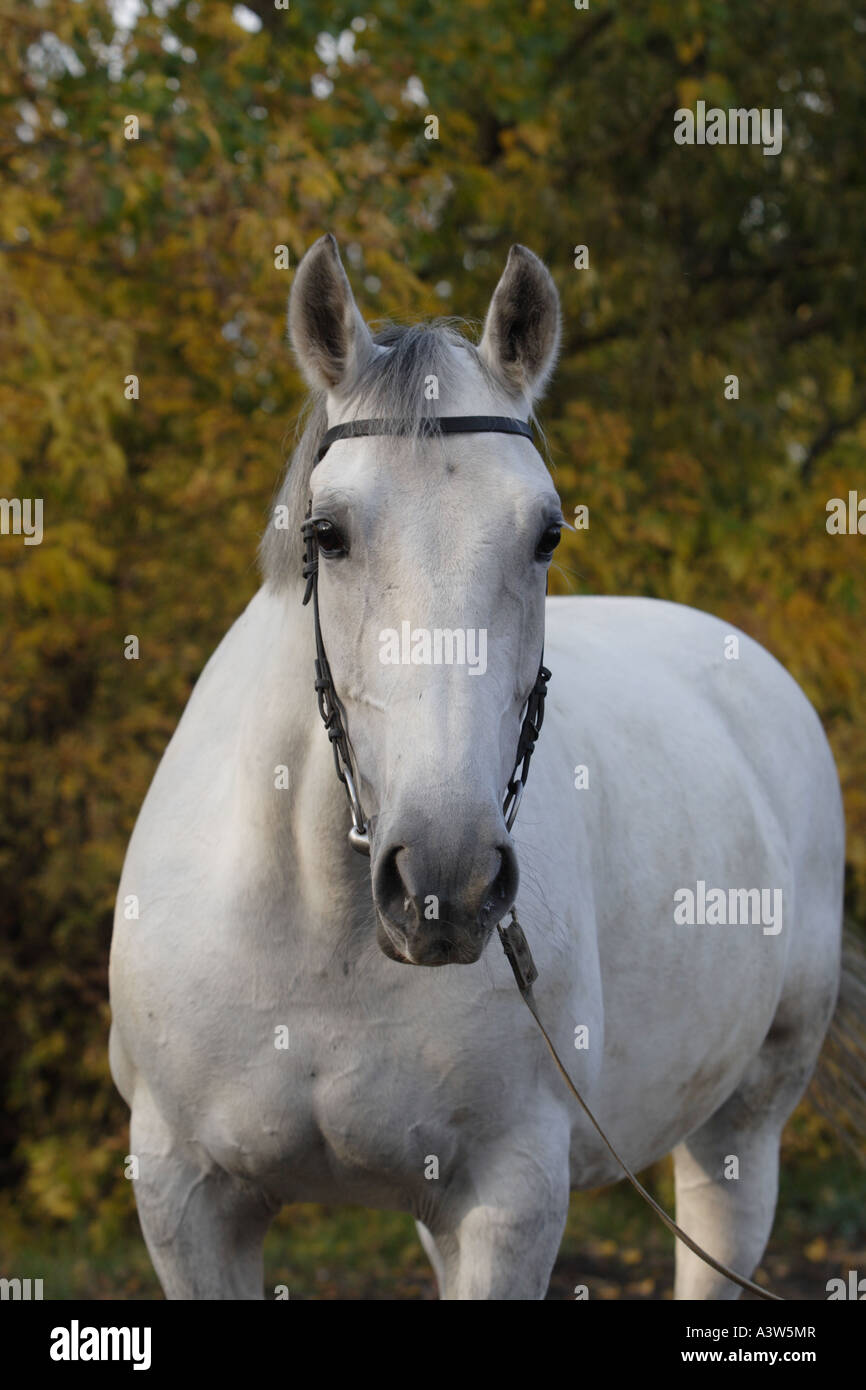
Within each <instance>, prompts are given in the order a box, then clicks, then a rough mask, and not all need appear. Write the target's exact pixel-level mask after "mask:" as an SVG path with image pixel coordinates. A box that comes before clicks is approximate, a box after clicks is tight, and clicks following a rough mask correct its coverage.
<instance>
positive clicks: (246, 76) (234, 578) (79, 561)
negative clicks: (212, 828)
mask: <svg viewBox="0 0 866 1390" xmlns="http://www.w3.org/2000/svg"><path fill="white" fill-rule="evenodd" d="M143 8H144V9H145V12H143V13H142V14H141V15H140V16H139V18H138V20H137V22H136V23H135V27H134V29H133V30H132V32H127V33H118V32H116V27H115V24H114V21H113V19H112V16H111V10H110V8H109V7H108V6H107V5H106V4H104V3H99V0H56V3H53V4H52V5H51V6H50V7H48V6H46V5H44V4H34V3H29V2H28V0H6V3H5V5H4V8H3V11H2V14H0V35H2V41H3V47H4V51H5V54H6V59H7V61H6V64H5V66H4V68H3V70H2V72H0V127H2V128H0V178H2V184H3V197H2V203H0V259H2V278H0V344H2V359H3V363H4V371H3V380H2V383H0V410H2V416H3V430H2V432H0V495H2V496H5V497H42V498H43V499H44V508H45V539H44V542H43V544H42V545H41V546H33V547H24V546H23V545H22V544H21V541H20V539H18V538H13V537H0V600H2V610H3V613H4V621H3V626H2V633H0V639H2V646H3V652H4V657H5V659H4V661H3V666H2V677H0V763H2V785H3V789H4V793H5V794H4V797H3V803H2V808H0V875H2V882H3V892H2V899H0V921H2V946H0V1007H2V1011H3V1016H4V1019H5V1020H6V1027H5V1028H4V1030H3V1034H2V1039H0V1084H2V1088H3V1095H4V1099H5V1104H4V1105H3V1107H2V1111H3V1118H2V1119H0V1184H3V1185H5V1187H6V1188H7V1189H8V1190H9V1191H10V1192H14V1193H15V1196H16V1202H17V1206H16V1219H19V1220H24V1219H25V1218H32V1219H34V1220H36V1221H39V1222H41V1223H43V1224H45V1223H57V1224H62V1223H65V1222H67V1221H69V1220H71V1219H72V1217H73V1216H74V1215H75V1214H76V1213H81V1212H82V1211H86V1212H88V1213H91V1216H90V1218H89V1221H90V1236H89V1238H90V1239H91V1240H92V1241H95V1242H99V1241H102V1242H103V1243H104V1242H105V1241H106V1239H108V1238H109V1237H110V1235H111V1233H112V1232H115V1231H116V1230H118V1229H120V1227H121V1226H122V1225H123V1224H124V1222H126V1221H128V1219H129V1214H130V1212H131V1198H130V1194H129V1190H128V1184H127V1183H126V1182H125V1181H124V1180H123V1178H122V1176H121V1174H122V1156H123V1153H124V1145H125V1142H126V1141H125V1113H124V1110H123V1107H122V1105H121V1104H120V1102H119V1100H118V1098H117V1097H116V1096H115V1095H114V1092H113V1089H112V1086H111V1082H110V1078H109V1076H108V1071H107V1064H106V1059H105V1039H106V1025H107V1008H106V986H105V975H106V958H107V948H108V942H109V935H110V923H111V913H112V903H113V896H114V891H115V886H116V882H117V877H118V873H119V869H120V865H121V861H122V856H123V852H124V848H125V844H126V840H127V838H128V835H129V832H130V830H131V827H132V824H133V821H134V818H135V815H136V812H137V809H138V807H139V805H140V802H141V799H142V796H143V794H144V792H145V790H146V787H147V785H148V782H149V779H150V777H151V775H152V773H153V770H154V767H155V765H156V762H157V760H158V757H159V755H160V753H161V751H162V749H163V747H164V746H165V743H166V741H167V739H168V737H169V735H170V733H171V731H172V729H173V727H174V725H175V723H176V721H177V718H178V715H179V713H180V710H181V708H182V706H183V703H184V701H185V699H186V696H187V695H188V693H189V690H190V688H191V685H192V683H193V681H194V680H195V677H196V675H197V673H198V671H199V670H200V669H201V667H202V665H203V663H204V661H205V660H206V658H207V656H208V654H209V652H210V651H211V650H212V648H213V647H214V645H215V644H216V642H217V641H218V640H219V638H220V637H221V635H222V633H223V632H224V630H225V629H226V628H227V626H228V625H229V623H230V622H231V620H232V619H233V618H234V617H235V615H236V614H237V612H238V611H239V608H240V606H241V605H242V603H243V602H244V601H245V600H246V599H247V598H248V597H249V596H250V595H251V594H252V592H253V590H254V588H255V585H256V583H257V580H256V574H255V569H254V554H255V547H256V543H257V538H258V534H259V531H260V529H261V527H262V525H263V522H264V517H265V511H266V506H267V503H268V501H269V498H270V496H271V493H272V490H273V487H274V485H275V482H276V480H277V477H278V474H279V472H280V468H281V463H282V457H283V455H282V445H283V440H284V432H285V430H286V427H287V425H288V424H289V423H290V422H291V421H292V419H293V417H294V416H295V414H296V412H297V410H298V408H299V406H300V403H301V400H302V396H303V389H302V384H301V382H300V379H299V376H298V374H297V371H296V369H295V367H294V365H293V363H292V361H291V359H290V356H289V354H288V351H287V348H286V345H285V341H284V305H285V299H286V295H287V291H288V287H289V282H290V274H287V273H286V271H283V270H278V269H276V268H275V264H274V248H275V247H276V246H278V245H280V244H285V245H286V246H288V248H289V250H290V253H291V260H292V264H295V263H296V262H297V259H298V258H299V257H300V256H301V254H302V253H303V251H304V249H305V248H306V246H307V245H308V244H309V243H310V242H311V241H312V240H313V239H314V238H315V237H316V236H318V235H320V234H321V233H322V232H323V231H324V230H331V231H333V232H334V233H335V234H336V235H337V237H338V239H339V241H340V243H341V246H342V248H343V250H344V254H345V255H346V257H347V262H348V266H349V269H350V273H351V274H352V277H353V282H354V285H355V288H356V291H357V293H358V298H359V302H360V303H361V306H362V308H363V310H364V311H365V312H366V313H367V314H368V316H370V317H374V318H378V317H396V318H405V317H407V316H410V315H411V316H414V315H417V314H424V313H437V312H443V311H446V312H451V311H455V312H459V313H463V314H466V315H468V316H470V317H474V318H480V317H481V316H482V315H483V313H484V310H485V308H486V305H487V302H488V300H489V296H490V293H491V291H492V288H493V285H494V284H495V281H496V279H497V277H498V274H499V272H500V269H501V267H502V265H503V263H504V260H505V256H506V253H507V250H508V247H509V245H510V244H511V243H512V242H514V241H521V242H524V243H525V244H527V245H529V246H531V247H532V248H533V249H534V250H535V251H536V252H537V253H538V254H539V255H541V256H542V257H543V258H544V259H545V260H546V261H547V263H548V264H549V265H550V267H551V269H552V271H553V273H554V276H555V278H556V280H557V283H558V285H559V287H560V290H561V293H562V297H563V308H564V320H565V341H564V347H563V356H562V362H561V366H560V370H559V372H558V375H557V378H556V380H555V383H554V386H553V388H552V390H551V394H550V397H549V400H548V402H547V404H546V407H545V411H544V417H545V420H546V423H547V430H548V438H549V442H550V446H551V456H552V459H553V460H554V462H555V466H556V478H557V482H558V484H559V486H560V489H561V492H562V495H563V499H564V503H565V505H566V508H567V509H569V508H572V507H574V506H575V505H576V504H577V503H579V502H582V503H586V504H587V505H588V506H589V508H590V518H591V521H590V528H589V530H588V531H580V532H578V533H576V534H575V535H574V536H570V537H569V538H568V540H567V542H566V544H565V546H564V548H563V549H564V554H563V553H562V552H560V555H561V567H560V569H559V571H558V577H557V578H556V580H555V582H554V587H558V589H559V590H560V591H562V592H564V591H571V590H576V591H583V592H591V591H596V592H630V593H645V594H654V595H661V596H664V597H668V598H672V599H675V600H678V601H680V602H685V603H690V604H694V605H696V606H698V607H701V608H706V609H708V610H710V611H713V612H716V613H718V614H720V615H721V616H723V617H724V618H725V619H726V620H728V621H730V622H731V623H732V624H738V625H740V626H742V627H743V628H744V629H746V630H747V631H748V632H750V633H751V634H752V635H753V636H755V637H756V638H757V639H758V640H759V641H761V642H763V643H765V644H766V645H767V646H768V647H769V648H770V650H771V651H773V652H774V653H775V654H776V655H777V656H778V657H779V659H780V660H781V661H782V662H783V663H784V664H785V665H786V666H787V667H788V668H789V669H790V670H791V671H792V673H793V674H794V675H795V676H796V677H797V678H798V679H799V680H800V682H801V683H802V684H803V686H804V688H805V690H806V692H807V693H808V694H809V696H810V697H811V698H812V699H813V701H814V702H815V703H816V705H817V708H818V710H819V712H820V714H821V716H822V718H823V720H824V724H825V727H826V728H827V730H828V733H829V735H830V738H831V741H832V744H833V748H834V751H835V753H836V757H837V762H838V766H839V770H840V775H841V778H842V782H843V788H844V793H845V801H846V810H847V815H848V825H849V834H850V839H849V852H848V859H849V909H850V913H851V915H852V917H853V918H854V919H856V920H859V921H860V922H861V923H862V921H863V919H864V917H866V644H864V643H863V640H862V629H863V604H864V595H866V587H864V580H866V540H864V539H863V538H862V537H855V536H830V535H828V534H827V533H826V530H825V524H824V523H825V504H826V501H827V499H829V498H831V497H835V496H841V497H845V496H847V493H848V490H849V488H855V487H857V486H858V483H859V485H860V487H861V489H862V488H863V486H864V474H863V470H862V444H863V438H864V431H863V420H864V418H866V382H864V380H863V375H862V362H863V357H864V354H863V341H862V325H863V324H864V322H866V313H864V310H866V305H864V289H863V282H862V278H861V277H860V276H859V274H858V270H859V266H858V260H859V252H860V231H861V228H862V227H863V226H864V225H866V207H864V199H866V195H864V185H863V180H862V177H861V171H860V163H861V152H862V130H863V97H862V73H861V63H860V59H859V55H858V53H857V40H858V39H859V38H860V36H861V29H862V21H861V20H859V19H857V18H855V12H854V10H853V8H852V7H851V6H850V5H849V4H848V3H847V0H803V3H801V4H799V5H797V6H788V7H787V8H786V7H784V6H779V5H777V4H774V3H770V0H748V3H747V0H728V3H726V4H724V5H721V4H719V3H717V0H691V3H689V4H687V5H682V4H675V3H673V2H672V0H670V2H669V0H653V3H652V4H650V5H645V6H627V7H616V8H612V7H611V8H607V7H605V6H604V5H603V4H601V3H599V4H595V3H593V5H592V6H591V8H590V9H589V10H588V11H586V12H582V11H576V10H574V9H573V8H570V7H569V6H568V5H567V4H563V3H562V0H555V2H554V0H529V3H528V4H521V5H518V4H516V3H509V0H465V3H463V4H462V5H461V6H460V7H459V10H455V9H454V7H448V6H437V5H430V4H428V3H426V0H425V3H420V0H400V3H399V4H397V3H395V2H394V3H392V0H377V3H376V4H375V5H373V6H371V7H370V10H369V11H365V10H364V9H363V8H362V7H360V5H359V6H356V5H354V4H353V5H347V4H340V3H337V4H333V5H330V6H328V7H327V9H326V11H323V10H322V7H320V6H304V5H293V6H292V7H291V9H290V10H288V11H277V10H275V9H274V6H273V5H272V4H271V3H270V0H258V2H257V3H253V2H252V0H250V3H249V5H248V8H249V9H251V10H254V11H255V12H256V13H257V14H258V15H259V16H260V18H261V20H262V27H261V29H260V30H259V31H258V32H257V33H248V32H245V31H244V30H243V29H241V28H240V27H239V26H238V24H237V23H236V22H235V21H234V19H233V18H232V6H231V5H230V4H222V3H208V4H192V3H184V0H181V3H177V4H174V5H168V4H156V3H153V4H151V5H150V6H148V7H146V8H145V7H143ZM352 21H355V28H354V29H350V25H351V24H352ZM361 21H363V24H362V23H361ZM324 25H327V27H328V30H329V32H330V34H331V36H332V38H333V39H334V40H336V39H337V37H338V36H339V35H340V34H341V33H345V32H350V33H353V34H354V49H351V50H350V48H349V45H348V40H347V39H346V38H345V37H344V39H343V42H342V47H341V49H340V53H341V54H342V56H337V57H334V58H333V61H328V60H327V56H326V57H325V58H321V57H319V56H318V55H317V52H316V44H317V41H318V40H319V34H320V30H321V28H322V26H324ZM51 35H53V36H55V38H54V39H52V38H51V37H50V36H51ZM46 36H49V37H46ZM58 41H59V44H60V45H63V47H62V48H61V47H59V46H58ZM320 47H321V45H320ZM321 51H322V52H324V49H322V50H321ZM412 77H416V78H417V79H418V80H419V81H420V83H421V85H422V87H423V91H424V93H425V94H426V96H424V97H419V98H418V100H417V101H413V100H412V99H411V92H412V91H413V90H414V91H416V92H417V86H414V87H413V86H410V87H408V88H407V83H408V81H409V79H410V78H412ZM314 79H318V80H319V81H321V80H323V79H326V80H327V82H328V83H330V84H332V87H331V90H330V92H329V93H328V94H327V95H326V96H319V95H316V94H315V93H314V91H313V89H312V87H311V83H312V82H313V81H314ZM407 93H408V95H407ZM699 98H703V99H705V100H706V101H707V102H708V103H715V104H718V105H722V106H728V105H737V106H751V105H755V106H759V107H761V106H768V107H774V106H777V105H780V106H781V107H782V108H783V110H784V114H785V122H786V126H785V140H784V147H783V151H782V153H781V155H780V156H779V157H778V158H767V157H765V156H764V155H763V154H762V152H761V150H760V148H751V147H742V146H741V147H728V148H725V147H719V148H715V149H710V148H699V147H688V146H677V145H675V144H674V141H673V113H674V110H675V109H676V108H677V107H678V106H681V105H690V106H691V105H693V104H694V102H695V101H696V100H697V99H699ZM131 114H134V115H136V116H137V117H138V119H139V122H140V138H139V139H138V140H127V139H125V138H124V121H125V118H126V117H127V116H129V115H131ZM428 114H435V115H437V116H438V118H439V123H440V131H439V139H438V140H428V139H425V136H424V117H425V116H426V115H428ZM579 244H586V245H587V246H588V247H589V250H590V268H589V269H588V270H576V269H575V268H574V264H573V257H574V251H573V248H574V247H575V246H577V245H579ZM133 373H134V374H135V375H136V376H137V377H138V378H139V380H140V399H138V400H127V399H126V398H125V396H124V379H125V378H126V377H127V376H128V375H129V374H133ZM729 373H736V375H737V376H738V377H739V381H740V398H739V400H738V401H728V400H725V398H724V394H723V384H724V378H725V376H726V375H728V374H729ZM128 633H136V634H138V636H139V638H140V642H141V660H140V661H138V662H131V661H125V660H124V659H123V639H124V637H125V635H126V634H128Z"/></svg>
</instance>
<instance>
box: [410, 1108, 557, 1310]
mask: <svg viewBox="0 0 866 1390" xmlns="http://www.w3.org/2000/svg"><path fill="white" fill-rule="evenodd" d="M562 1129H563V1133H562V1136H561V1138H562V1144H561V1145H559V1146H558V1147H557V1148H556V1149H552V1147H551V1137H552V1133H551V1131H552V1130H553V1125H551V1127H550V1128H549V1129H548V1130H547V1132H546V1133H545V1134H544V1137H543V1139H542V1137H541V1136H540V1135H539V1136H538V1145H537V1148H535V1153H534V1154H532V1153H531V1152H530V1153H528V1152H527V1148H529V1149H530V1150H532V1148H533V1147H534V1146H533V1145H532V1143H531V1141H530V1144H529V1145H528V1146H527V1145H525V1144H521V1145H520V1146H519V1147H518V1146H516V1145H515V1147H513V1148H511V1147H510V1146H509V1147H506V1148H498V1149H497V1150H496V1152H495V1153H489V1152H488V1153H485V1154H484V1155H482V1156H480V1158H479V1156H478V1155H473V1158H472V1160H471V1161H470V1163H469V1165H468V1167H469V1170H470V1171H469V1175H468V1179H467V1181H465V1182H460V1183H458V1184H457V1185H456V1190H454V1191H452V1192H451V1193H450V1194H449V1196H448V1197H447V1199H446V1201H445V1203H443V1206H442V1208H441V1209H440V1211H439V1213H438V1215H437V1219H436V1220H435V1222H429V1225H430V1227H431V1229H430V1231H429V1232H426V1233H425V1234H427V1236H428V1239H427V1240H424V1246H425V1248H426V1249H427V1250H428V1254H430V1255H431V1260H432V1263H433V1266H434V1269H435V1270H436V1276H437V1280H438V1282H439V1296H440V1298H443V1299H489V1300H496V1299H543V1298H544V1297H545V1295H546V1293H547V1287H548V1284H549V1283H550V1275H551V1271H552V1269H553V1266H554V1263H555V1261H556V1256H557V1252H558V1250H559V1245H560V1241H561V1240H562V1233H563V1230H564V1229H565V1221H566V1217H567V1215H568V1198H569V1177H568V1133H567V1127H566V1126H565V1125H563V1126H562ZM431 1237H432V1239H431ZM430 1245H433V1252H431V1250H430ZM434 1252H435V1258H434Z"/></svg>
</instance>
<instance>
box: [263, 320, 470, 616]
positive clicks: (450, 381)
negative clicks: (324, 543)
mask: <svg viewBox="0 0 866 1390" xmlns="http://www.w3.org/2000/svg"><path fill="white" fill-rule="evenodd" d="M466 328H467V325H466V323H465V320H462V319H454V318H439V319H431V320H429V321H428V322H426V323H415V324H410V325H401V324H395V323H387V324H385V325H384V326H383V327H382V329H381V330H380V331H379V332H377V333H376V334H375V335H374V337H373V341H374V343H376V345H377V346H378V347H385V348H388V349H389V351H388V352H387V353H376V354H375V355H374V356H372V357H370V358H369V359H368V360H367V361H366V363H365V364H364V366H363V367H362V369H361V370H360V371H359V372H358V374H357V375H356V377H355V379H354V380H353V381H352V382H351V383H350V384H349V386H348V389H347V397H346V411H345V418H346V419H347V420H348V419H357V418H359V416H360V412H361V411H362V410H363V414H364V416H365V417H366V416H370V417H372V418H377V419H378V418H383V417H386V416H387V417H388V418H389V419H394V420H399V421H400V422H401V426H402V430H403V432H404V433H405V435H407V436H408V437H409V439H410V440H411V439H417V438H418V437H419V435H420V432H421V427H422V424H423V422H424V420H426V419H428V418H430V417H431V416H433V415H436V414H437V413H438V403H437V401H435V400H432V401H431V400H428V399H427V393H426V391H425V384H426V378H427V377H428V376H435V377H436V378H437V379H438V383H439V390H440V392H441V393H442V394H444V393H445V392H447V390H448V389H449V388H450V387H452V386H453V385H454V383H455V380H456V378H457V369H458V365H459V361H460V359H459V358H456V357H455V353H454V349H455V348H456V349H457V350H458V351H459V352H461V353H468V354H470V356H471V358H472V362H473V364H474V365H475V366H476V367H477V369H478V371H479V372H480V373H481V374H482V376H483V377H484V379H485V380H490V381H491V384H493V381H492V377H491V375H490V372H489V369H488V368H487V366H486V364H485V363H484V362H483V360H482V359H481V357H480V356H479V353H478V349H477V348H476V347H475V345H474V343H472V342H470V341H469V339H468V338H467V337H466V335H465V331H466ZM327 428H328V420H327V413H326V408H325V393H324V392H323V391H313V392H311V393H310V395H309V396H308V397H307V400H306V402H305V404H304V406H303V408H302V410H301V413H300V415H299V418H298V423H297V427H296V432H295V433H296V437H297V436H300V437H299V438H297V444H296V446H295V450H294V453H293V455H292V458H291V460H290V462H289V465H288V467H287V469H286V472H285V474H284V475H283V479H282V482H281V483H280V486H279V489H278V491H277V494H276V497H275V498H274V501H273V504H272V507H271V511H270V515H269V518H268V525H267V527H266V529H265V532H264V535H263V536H262V541H261V545H260V547H259V564H260V567H261V571H262V574H263V576H264V579H265V583H266V584H268V585H270V586H271V587H272V588H277V589H279V588H284V587H287V586H289V585H290V584H291V583H292V582H293V581H295V580H296V581H298V582H300V575H301V565H300V554H301V549H300V530H301V526H302V524H303V521H304V517H305V515H306V510H307V499H308V497H309V490H310V474H311V473H312V471H313V467H314V465H315V461H316V454H317V452H318V449H319V445H320V443H321V441H322V438H323V436H324V434H325V431H326V430H327ZM278 507H279V508H284V509H285V510H284V511H282V512H281V514H280V517H281V520H280V527H279V528H277V527H276V526H275V525H274V518H275V513H276V509H277V508H278Z"/></svg>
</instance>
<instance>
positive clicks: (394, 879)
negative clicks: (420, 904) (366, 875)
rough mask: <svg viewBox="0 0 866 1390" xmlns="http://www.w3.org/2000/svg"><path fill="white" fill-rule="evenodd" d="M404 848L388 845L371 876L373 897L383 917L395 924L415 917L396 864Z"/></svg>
mask: <svg viewBox="0 0 866 1390" xmlns="http://www.w3.org/2000/svg"><path fill="white" fill-rule="evenodd" d="M405 848H406V846H405V845H389V847H388V849H386V850H384V851H383V852H382V854H381V855H380V856H379V859H378V862H377V864H376V868H375V871H374V874H373V896H374V898H375V900H376V902H377V903H378V905H379V907H380V908H381V910H382V911H383V912H384V913H385V916H386V917H387V918H388V919H389V920H390V921H391V922H393V923H395V924H397V923H401V922H405V921H406V920H407V918H408V919H412V918H413V917H414V915H415V912H414V904H413V901H412V895H411V893H410V892H409V889H408V887H407V886H406V884H405V882H404V881H403V875H402V874H401V873H400V866H399V864H398V863H397V859H398V856H399V855H400V854H402V853H403V851H404V850H405Z"/></svg>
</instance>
